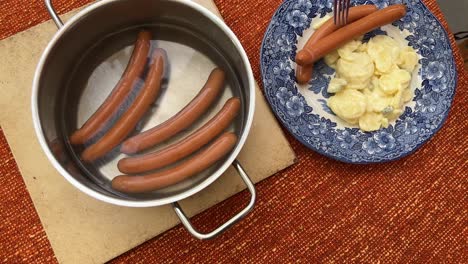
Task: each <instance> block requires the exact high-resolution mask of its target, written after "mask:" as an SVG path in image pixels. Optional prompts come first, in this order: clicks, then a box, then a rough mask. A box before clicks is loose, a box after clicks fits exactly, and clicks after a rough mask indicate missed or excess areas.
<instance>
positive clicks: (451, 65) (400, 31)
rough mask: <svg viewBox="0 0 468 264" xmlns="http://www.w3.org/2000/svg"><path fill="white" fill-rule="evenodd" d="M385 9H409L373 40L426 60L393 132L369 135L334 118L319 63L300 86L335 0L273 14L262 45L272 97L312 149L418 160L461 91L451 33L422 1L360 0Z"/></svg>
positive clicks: (327, 74)
mask: <svg viewBox="0 0 468 264" xmlns="http://www.w3.org/2000/svg"><path fill="white" fill-rule="evenodd" d="M351 3H352V5H359V4H375V5H377V6H378V7H379V8H383V7H386V6H388V5H390V4H397V3H404V4H406V6H407V10H408V12H407V15H406V16H405V17H404V18H402V19H401V20H399V21H396V22H394V23H393V24H392V25H386V26H384V27H382V28H380V29H378V30H375V31H373V32H370V33H368V34H366V36H365V37H364V40H368V39H369V38H370V37H372V36H374V35H377V34H387V35H389V36H392V37H394V38H395V39H396V40H397V41H400V42H402V43H405V44H409V45H410V46H412V47H413V48H414V49H415V50H416V51H417V53H418V54H419V56H420V60H419V65H418V67H417V68H416V69H415V71H414V73H413V78H412V83H411V85H410V87H411V89H412V90H413V91H414V97H413V99H412V101H410V102H409V103H407V104H406V105H405V109H404V113H403V114H402V115H401V116H400V118H399V119H398V120H396V121H393V122H392V123H391V124H390V126H389V127H388V128H382V129H380V130H378V131H375V132H363V131H361V130H359V129H358V128H357V127H352V126H350V125H348V124H346V123H344V122H343V121H341V120H340V119H339V118H338V117H337V116H335V115H334V114H333V112H331V110H330V109H329V108H328V107H327V104H326V100H327V98H328V97H330V94H328V93H327V92H326V88H327V86H328V83H329V81H330V79H331V77H332V76H333V74H334V70H333V69H331V68H330V67H328V66H327V65H326V64H325V63H324V62H323V61H319V62H317V64H316V65H315V69H314V75H313V77H312V79H311V81H309V83H308V84H307V85H298V84H297V83H296V81H295V77H294V76H295V68H296V64H295V62H294V58H295V56H296V52H297V51H298V50H300V49H301V48H302V47H303V45H304V43H305V42H306V41H307V39H308V37H309V36H310V35H311V34H312V33H313V29H312V28H309V27H310V25H311V23H314V22H315V20H316V19H320V18H321V17H323V16H325V15H326V14H331V12H332V5H333V0H286V1H284V2H283V3H282V4H281V6H280V7H279V8H278V10H277V11H276V13H275V14H274V16H273V18H272V20H271V23H270V25H269V27H268V29H267V31H266V33H265V37H264V39H263V43H262V47H261V51H260V56H261V73H262V77H263V85H264V87H265V96H266V97H267V100H268V102H269V103H270V105H271V108H272V109H273V112H274V113H275V114H276V116H277V117H278V119H279V120H281V122H282V123H283V125H284V126H285V127H286V128H287V129H288V130H289V131H290V133H291V134H292V135H294V137H296V138H297V139H298V140H299V141H300V142H302V143H303V144H304V145H306V146H307V147H309V148H311V149H313V150H315V151H317V152H319V153H321V154H323V155H325V156H328V157H331V158H334V159H337V160H340V161H343V162H349V163H362V164H365V163H377V162H385V161H391V160H395V159H398V158H401V157H403V156H406V155H408V154H411V153H412V152H414V151H415V150H416V149H418V148H419V147H421V145H422V144H423V143H424V142H426V141H427V140H429V139H430V138H431V137H432V136H433V135H434V134H435V133H436V132H437V131H438V130H439V129H440V128H441V126H442V124H443V123H444V121H445V119H446V117H447V114H448V112H449V109H450V105H451V102H452V99H453V96H454V93H455V87H456V80H457V72H456V66H455V62H454V58H453V53H452V48H451V46H450V41H449V38H448V36H447V33H446V32H445V30H444V29H443V27H442V25H441V24H440V23H439V21H438V20H437V19H436V18H435V17H434V16H433V15H432V13H431V12H430V11H429V10H428V9H427V7H426V6H425V5H424V4H423V3H422V2H421V1H419V0H394V1H392V0H355V1H351Z"/></svg>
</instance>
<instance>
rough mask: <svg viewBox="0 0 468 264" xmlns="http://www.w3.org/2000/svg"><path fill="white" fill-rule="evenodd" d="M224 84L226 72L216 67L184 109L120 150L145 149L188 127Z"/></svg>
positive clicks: (212, 100)
mask: <svg viewBox="0 0 468 264" xmlns="http://www.w3.org/2000/svg"><path fill="white" fill-rule="evenodd" d="M223 86H224V72H223V71H222V70H220V69H218V68H216V69H214V70H213V71H212V72H211V74H210V76H209V77H208V80H207V81H206V83H205V86H204V87H203V88H202V89H201V91H200V92H199V93H198V94H197V96H196V97H195V98H194V99H193V100H192V101H191V102H190V103H189V104H188V105H187V106H186V107H184V109H182V110H181V111H180V112H178V113H177V114H176V115H175V116H173V117H171V118H170V119H168V120H166V121H165V122H163V123H162V124H160V125H158V126H156V127H154V128H152V129H149V130H147V131H145V132H142V133H140V134H138V135H136V136H133V137H131V138H129V139H127V140H125V141H124V143H123V144H122V146H121V148H120V151H122V152H123V153H126V154H132V153H136V152H139V151H142V150H145V149H147V148H150V147H152V146H154V145H156V144H158V143H161V142H163V141H164V140H166V139H168V138H170V137H172V136H174V135H175V134H177V133H179V132H180V131H182V130H184V129H186V128H188V127H189V126H191V125H192V124H193V122H195V121H196V120H197V119H198V118H199V117H200V116H201V115H202V114H203V113H204V112H205V111H206V110H207V109H208V107H210V105H211V104H212V103H213V102H214V101H215V99H216V98H217V96H218V94H219V93H220V91H221V88H223Z"/></svg>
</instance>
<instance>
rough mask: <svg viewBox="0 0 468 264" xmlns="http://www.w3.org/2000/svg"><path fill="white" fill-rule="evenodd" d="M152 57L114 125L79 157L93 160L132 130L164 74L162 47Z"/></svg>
mask: <svg viewBox="0 0 468 264" xmlns="http://www.w3.org/2000/svg"><path fill="white" fill-rule="evenodd" d="M152 57H153V63H152V64H151V67H150V69H149V73H148V77H147V78H146V81H145V85H144V86H143V88H142V90H141V91H140V92H139V94H138V96H137V97H136V98H135V100H134V101H133V102H132V104H131V105H130V107H129V109H128V110H127V111H126V112H125V113H124V114H123V115H122V116H121V117H120V119H119V120H118V121H117V122H116V123H115V125H114V126H113V127H112V128H111V129H110V130H109V131H107V133H106V134H104V136H102V138H100V139H99V140H98V141H97V142H96V143H94V144H93V145H91V146H89V147H88V148H86V149H85V150H84V151H83V153H82V154H81V158H82V159H83V160H84V161H87V162H90V161H94V160H96V159H98V158H100V157H102V156H104V155H105V154H107V153H108V152H109V151H111V150H112V149H113V148H114V147H116V146H117V145H119V144H120V143H121V142H122V140H124V139H125V137H126V136H128V134H130V133H131V132H132V131H133V129H134V128H135V126H136V125H137V124H138V122H139V121H140V119H141V118H142V117H143V115H144V114H145V113H146V111H147V110H148V109H149V108H150V106H151V104H152V103H153V102H154V100H155V99H156V97H157V96H158V94H159V90H160V88H161V80H162V78H163V75H164V66H165V59H166V52H165V51H164V50H163V49H156V50H155V51H154V54H153V56H152Z"/></svg>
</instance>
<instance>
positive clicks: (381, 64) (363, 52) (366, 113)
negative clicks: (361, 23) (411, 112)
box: [324, 35, 419, 131]
mask: <svg viewBox="0 0 468 264" xmlns="http://www.w3.org/2000/svg"><path fill="white" fill-rule="evenodd" d="M324 59H325V63H326V64H327V65H329V66H330V67H332V68H334V69H335V70H336V75H335V77H334V78H332V79H331V81H330V84H329V86H328V90H327V91H328V92H329V93H332V94H334V95H333V96H331V97H330V98H329V100H328V102H327V104H328V106H329V107H330V108H331V110H332V111H333V112H334V113H335V114H336V115H337V116H338V117H340V118H341V119H343V120H344V121H346V122H348V123H349V124H354V125H359V128H360V129H361V130H363V131H375V130H378V129H380V128H382V127H387V126H388V124H389V122H390V121H392V120H395V119H397V118H398V117H399V116H400V115H401V114H402V113H403V105H404V103H406V102H408V101H410V100H411V98H412V96H413V94H412V91H411V90H410V89H409V86H410V82H411V75H412V72H413V70H414V69H415V67H416V65H417V64H418V60H419V58H418V55H417V53H416V52H415V51H414V50H413V48H411V47H409V46H401V45H400V44H399V43H398V42H396V41H395V40H394V39H393V38H391V37H389V36H386V35H378V36H375V37H373V38H371V39H370V40H369V42H367V43H363V42H362V38H359V39H355V40H352V41H350V42H348V43H347V44H345V45H344V46H342V47H341V48H339V49H337V50H336V51H334V52H332V53H330V54H328V55H327V56H326V57H325V58H324Z"/></svg>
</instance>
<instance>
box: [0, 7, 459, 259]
mask: <svg viewBox="0 0 468 264" xmlns="http://www.w3.org/2000/svg"><path fill="white" fill-rule="evenodd" d="M42 2H43V1H40V0H38V1H30V0H17V1H13V0H3V1H0V21H1V22H0V39H3V38H6V37H8V36H11V35H13V34H15V33H18V32H20V31H22V30H25V29H27V28H29V27H31V26H33V25H36V24H38V23H41V22H43V21H45V20H47V19H48V16H47V14H46V12H45V9H44V7H43V4H42ZM54 2H56V5H57V7H58V9H59V11H60V12H61V13H63V12H67V11H69V10H71V9H73V8H76V7H79V6H82V5H83V4H86V3H89V2H91V1H89V0H67V1H66V0H56V1H54ZM215 2H216V4H217V5H218V8H219V10H220V12H221V14H222V15H223V17H224V19H225V21H226V23H227V24H228V25H229V26H230V27H231V28H232V29H233V31H234V32H235V33H236V34H237V36H238V37H239V38H240V40H241V42H242V44H243V45H244V47H245V49H246V51H247V53H248V55H249V57H250V60H251V63H252V65H253V70H254V73H255V77H256V79H257V80H261V79H260V75H259V50H260V44H261V40H262V37H263V33H264V31H265V29H266V27H267V25H268V22H269V20H270V18H271V16H272V14H273V12H274V11H275V10H276V8H277V7H278V5H279V4H280V3H281V1H280V0H273V1H260V0H252V1H241V0H216V1H215ZM424 2H425V3H426V4H427V5H428V7H429V8H430V9H431V11H432V12H433V13H434V14H436V16H437V17H438V18H439V20H441V22H442V24H443V25H444V26H445V27H447V23H446V21H445V19H444V18H443V16H442V14H441V12H440V10H439V8H438V6H437V4H436V1H435V0H425V1H424ZM253 18H255V19H253ZM452 46H453V47H454V48H455V50H456V52H455V53H456V54H455V55H456V61H457V67H458V69H459V79H458V88H457V92H456V96H455V100H454V102H453V105H452V109H451V112H450V114H449V118H448V119H447V121H446V123H445V125H444V127H443V128H442V129H441V130H440V131H439V132H438V133H437V135H436V136H435V137H434V138H433V139H431V140H430V141H429V142H428V143H427V144H425V145H424V146H423V147H422V148H421V149H419V150H418V151H417V152H416V153H414V154H412V155H410V156H409V157H406V158H404V159H402V160H399V161H396V162H391V163H387V164H377V165H350V164H343V163H340V162H337V161H333V160H330V159H327V158H325V157H323V156H320V155H319V154H317V153H315V152H313V151H311V150H309V149H307V148H305V147H303V146H302V145H301V144H300V143H299V142H298V141H296V140H295V139H293V138H292V137H291V136H288V139H289V140H290V142H291V144H292V146H293V148H294V150H295V152H296V154H297V156H298V163H297V164H296V165H294V166H292V167H290V168H288V169H286V170H284V171H282V172H280V173H278V174H276V175H274V176H272V177H270V178H268V179H267V180H265V181H263V182H261V183H259V184H258V185H257V189H258V202H257V205H256V208H255V210H254V211H253V212H252V213H251V214H250V215H249V216H248V217H247V218H246V219H245V220H243V221H242V222H241V223H240V224H238V225H236V226H235V227H234V228H231V229H230V230H229V231H228V232H226V233H225V234H224V235H223V236H221V237H219V238H216V239H214V240H212V241H198V240H196V239H194V238H192V237H191V236H190V235H189V234H188V233H187V232H186V230H185V229H184V228H183V227H182V226H180V225H179V226H178V227H176V228H173V229H171V230H170V231H168V232H166V233H164V234H163V235H161V236H159V237H157V238H154V239H152V240H150V241H148V242H146V243H144V244H143V245H141V246H139V247H137V248H135V249H133V250H131V251H129V252H127V253H125V254H124V255H122V256H120V257H118V258H116V259H115V260H113V262H115V263H127V262H130V261H131V262H137V263H139V262H140V263H141V262H149V261H152V262H162V261H164V262H201V261H203V262H205V261H217V262H233V261H234V260H235V261H236V262H254V261H262V260H264V261H268V262H286V261H292V260H302V261H303V262H306V261H307V262H309V261H311V260H320V261H321V262H322V261H323V262H331V261H336V262H344V261H346V262H356V261H365V262H377V261H382V262H417V263H425V262H441V261H444V262H450V263H460V262H463V260H466V259H468V251H467V250H466V245H467V239H466V238H467V237H468V228H467V225H466V223H467V220H468V219H467V215H468V208H467V204H468V197H467V195H466V193H467V178H466V175H467V171H468V136H467V133H466V131H467V129H468V122H466V121H467V116H468V105H467V104H466V101H467V100H468V96H467V92H466V89H467V88H468V74H467V72H465V71H464V70H463V61H462V58H461V56H460V54H459V52H458V49H456V46H455V43H454V40H453V39H452ZM0 83H1V80H0ZM38 173H40V172H38ZM0 175H1V177H0V219H2V221H1V222H0V233H1V234H2V235H1V236H0V261H3V262H5V263H18V262H32V261H34V262H41V263H44V262H56V259H55V257H54V255H53V251H52V249H51V247H50V244H49V242H48V240H47V237H46V234H45V232H44V230H43V228H42V225H41V223H40V220H39V218H38V216H37V214H36V212H35V210H34V207H33V204H32V201H31V199H30V197H29V195H28V192H27V190H26V187H25V185H24V182H23V180H22V178H21V175H20V173H19V171H18V168H17V166H16V163H15V160H14V158H13V157H12V154H11V151H10V149H9V147H8V144H7V142H6V139H5V137H4V135H3V133H2V131H1V128H0ZM248 198H249V195H248V193H246V192H243V193H240V194H238V195H236V196H234V197H232V198H230V199H228V200H226V201H224V202H222V203H220V204H218V205H217V206H215V207H213V208H211V209H209V210H207V211H205V212H203V213H201V214H199V215H197V216H196V217H194V218H193V222H194V224H195V225H196V226H197V227H199V228H200V229H201V230H210V229H211V228H213V227H215V226H217V225H218V224H219V223H221V222H223V221H225V220H226V219H228V218H229V217H230V216H232V215H233V214H234V213H235V212H237V211H238V210H239V209H240V208H242V206H243V205H245V203H247V201H248ZM64 235H66V234H64ZM91 246H92V245H91Z"/></svg>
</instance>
